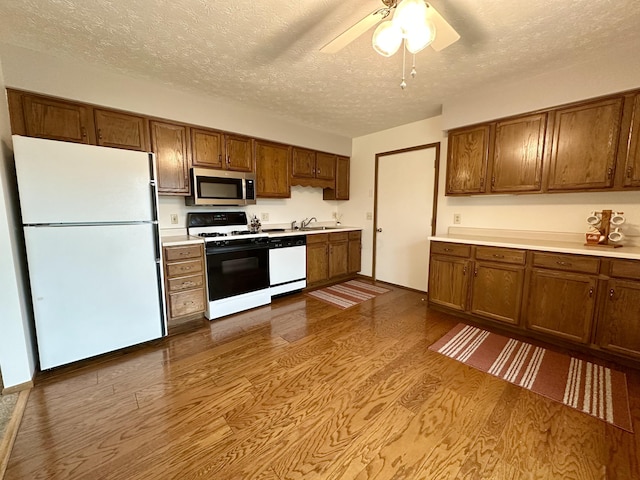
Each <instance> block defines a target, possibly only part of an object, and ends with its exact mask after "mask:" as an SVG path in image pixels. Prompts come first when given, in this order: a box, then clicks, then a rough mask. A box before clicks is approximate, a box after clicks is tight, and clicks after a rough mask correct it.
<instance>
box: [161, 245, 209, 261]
mask: <svg viewBox="0 0 640 480" xmlns="http://www.w3.org/2000/svg"><path fill="white" fill-rule="evenodd" d="M201 256H202V245H185V246H183V247H165V249H164V258H165V260H166V261H167V262H171V261H174V260H183V259H185V258H199V257H201Z"/></svg>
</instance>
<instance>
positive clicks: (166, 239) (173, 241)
mask: <svg viewBox="0 0 640 480" xmlns="http://www.w3.org/2000/svg"><path fill="white" fill-rule="evenodd" d="M161 240H162V246H163V247H175V246H178V245H193V244H197V243H204V240H203V239H202V237H194V236H193V235H168V236H163V237H161Z"/></svg>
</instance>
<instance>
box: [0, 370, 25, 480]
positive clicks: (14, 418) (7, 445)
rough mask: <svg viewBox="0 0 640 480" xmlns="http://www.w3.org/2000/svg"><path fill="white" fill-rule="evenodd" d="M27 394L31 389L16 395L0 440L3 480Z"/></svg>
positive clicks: (0, 476) (0, 474)
mask: <svg viewBox="0 0 640 480" xmlns="http://www.w3.org/2000/svg"><path fill="white" fill-rule="evenodd" d="M32 383H33V382H32ZM29 393H31V389H28V390H24V389H23V390H21V391H20V393H18V401H17V402H16V406H15V407H14V409H13V414H12V415H11V420H9V423H8V424H7V427H6V429H5V432H4V435H3V436H2V438H1V439H0V479H2V478H4V472H5V470H6V469H7V465H8V464H9V457H10V456H11V451H12V450H13V443H14V442H15V440H16V437H17V436H18V429H19V428H20V423H21V422H22V416H23V415H24V410H25V408H26V407H27V400H28V399H29Z"/></svg>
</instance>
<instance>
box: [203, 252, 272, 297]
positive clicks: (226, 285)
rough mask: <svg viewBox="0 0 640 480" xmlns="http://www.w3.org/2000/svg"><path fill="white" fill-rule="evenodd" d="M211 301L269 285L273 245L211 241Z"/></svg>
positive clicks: (209, 280) (209, 261) (209, 264)
mask: <svg viewBox="0 0 640 480" xmlns="http://www.w3.org/2000/svg"><path fill="white" fill-rule="evenodd" d="M207 279H208V283H209V301H210V302H212V301H214V300H220V299H222V298H228V297H233V296H235V295H241V294H243V293H249V292H255V291H257V290H262V289H266V288H269V246H268V245H266V244H258V245H253V244H252V245H233V244H231V245H226V246H210V245H207Z"/></svg>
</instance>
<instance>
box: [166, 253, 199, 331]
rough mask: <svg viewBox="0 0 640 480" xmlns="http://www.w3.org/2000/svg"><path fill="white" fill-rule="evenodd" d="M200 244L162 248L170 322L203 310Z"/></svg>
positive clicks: (197, 313) (194, 314)
mask: <svg viewBox="0 0 640 480" xmlns="http://www.w3.org/2000/svg"><path fill="white" fill-rule="evenodd" d="M204 265H205V260H204V248H203V245H202V244H195V245H176V246H167V247H164V275H165V286H166V292H167V313H168V317H169V322H171V321H172V320H176V319H181V318H183V317H191V316H197V315H202V314H203V313H204V311H205V309H206V303H205V302H206V292H205V286H206V283H205V280H204V270H205V269H204Z"/></svg>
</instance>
